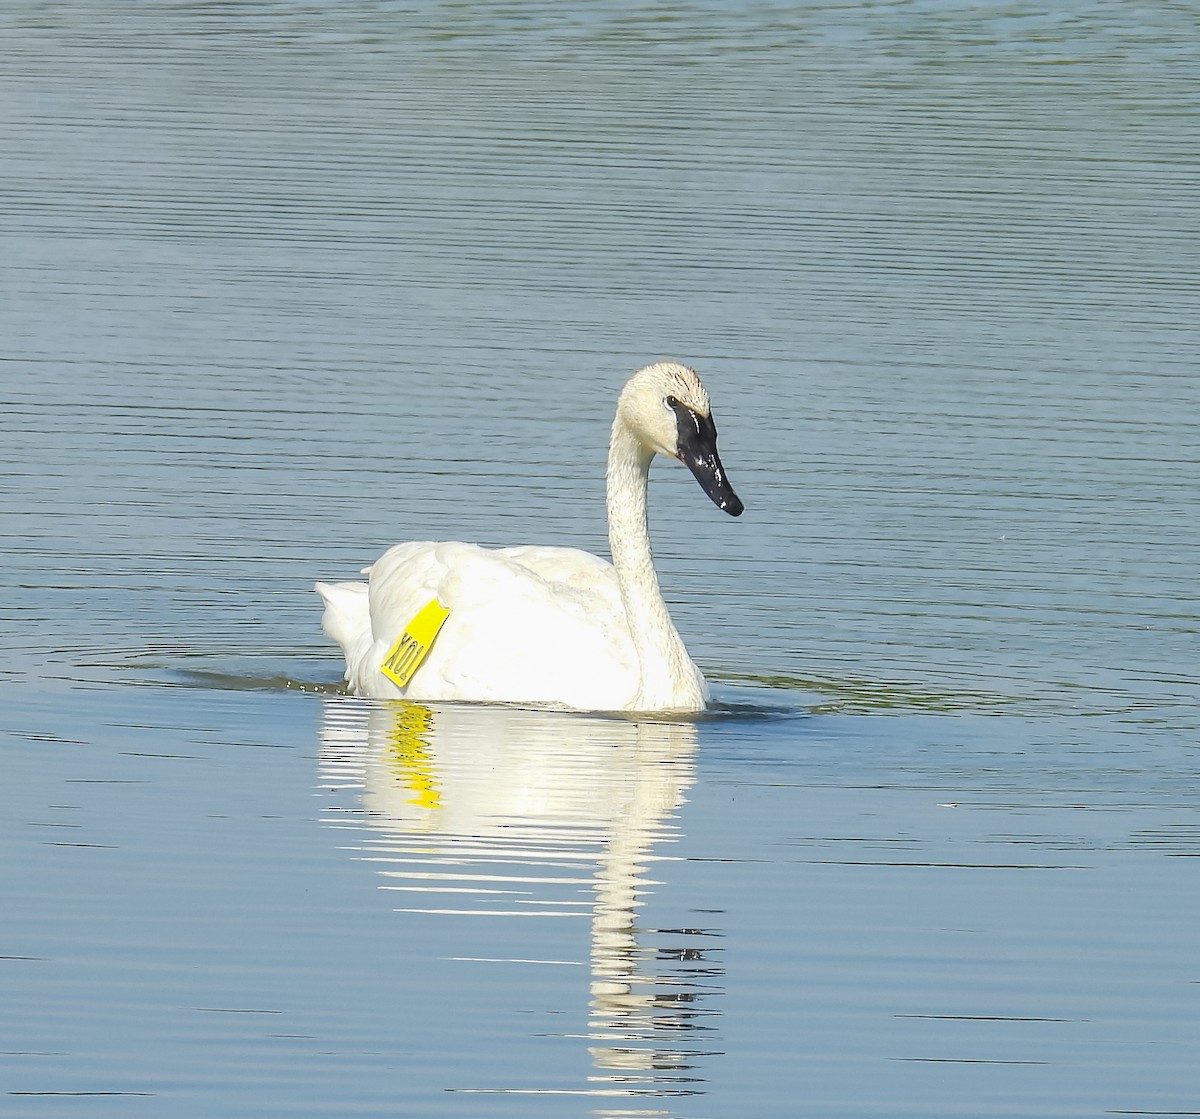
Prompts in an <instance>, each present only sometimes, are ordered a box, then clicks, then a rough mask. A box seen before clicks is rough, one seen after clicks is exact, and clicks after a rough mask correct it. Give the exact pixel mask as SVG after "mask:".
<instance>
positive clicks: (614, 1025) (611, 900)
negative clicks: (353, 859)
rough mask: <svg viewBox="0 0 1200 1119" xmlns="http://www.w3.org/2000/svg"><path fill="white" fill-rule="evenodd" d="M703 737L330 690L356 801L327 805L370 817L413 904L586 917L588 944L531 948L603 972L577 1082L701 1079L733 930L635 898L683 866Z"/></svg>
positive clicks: (335, 740) (641, 1089) (345, 775)
mask: <svg viewBox="0 0 1200 1119" xmlns="http://www.w3.org/2000/svg"><path fill="white" fill-rule="evenodd" d="M695 744H696V727H695V725H694V724H692V723H689V722H683V721H680V722H669V721H665V722H655V721H642V722H634V721H628V720H624V719H618V718H602V717H594V716H582V715H570V714H559V713H554V712H545V711H527V710H521V709H516V708H498V707H474V706H449V705H448V706H439V707H428V706H425V705H423V704H418V703H404V702H395V703H375V702H368V701H363V700H359V699H352V698H349V697H344V696H331V697H329V698H328V699H327V700H326V702H325V710H324V719H323V725H322V731H321V783H322V785H323V786H324V787H325V788H326V789H331V790H335V791H337V790H340V791H341V793H343V794H350V795H351V796H352V797H353V801H351V800H350V799H347V798H346V797H345V796H343V797H342V803H341V804H340V805H338V806H331V809H330V811H329V813H328V814H327V816H326V820H327V822H330V823H331V824H333V825H334V826H342V827H348V828H351V829H353V830H355V831H357V832H358V835H357V836H356V843H355V846H356V847H358V849H359V850H360V851H361V852H362V855H361V857H364V858H368V859H370V860H372V861H374V862H376V863H377V864H378V871H379V874H380V876H381V878H382V879H383V882H382V883H381V888H382V889H385V890H387V891H389V892H390V893H391V894H392V895H393V896H394V897H395V899H396V901H397V905H396V908H397V909H398V910H399V911H401V912H418V913H434V914H444V915H446V917H447V918H448V919H452V918H461V919H464V920H470V919H471V918H473V917H475V916H478V915H487V916H491V917H501V918H529V919H537V920H553V919H570V918H575V919H587V920H590V925H591V935H590V946H589V949H588V956H587V959H586V960H565V961H564V960H556V961H547V960H541V961H522V962H541V963H550V962H553V963H575V964H583V965H584V966H586V967H587V968H588V969H589V971H590V981H589V987H588V995H589V1005H588V1016H587V1030H586V1033H584V1034H581V1035H575V1036H579V1037H580V1038H581V1039H582V1040H585V1041H586V1043H587V1045H588V1049H589V1052H590V1057H591V1064H592V1067H593V1073H592V1075H591V1076H589V1078H588V1079H589V1086H588V1087H586V1088H582V1089H580V1090H579V1091H580V1092H582V1093H583V1094H588V1095H591V1094H594V1095H598V1096H672V1095H684V1094H686V1095H692V1094H696V1093H698V1092H699V1091H702V1088H701V1086H700V1084H701V1080H700V1077H699V1076H698V1075H697V1073H696V1068H695V1066H696V1064H697V1061H698V1059H699V1058H701V1057H702V1056H705V1055H708V1054H709V1053H710V1052H711V1049H712V1044H711V1042H710V1041H708V1040H706V1039H707V1038H709V1037H710V1036H711V1033H712V1030H713V1028H714V1019H715V1015H716V1014H717V1013H718V1011H717V1010H716V1009H715V1008H714V1006H713V1005H712V1003H713V996H714V995H716V994H718V993H719V992H720V990H721V975H722V972H721V969H720V968H719V966H718V965H717V964H716V963H715V962H714V957H716V956H719V948H718V946H717V945H718V939H719V937H720V933H719V932H717V931H715V930H713V929H711V928H693V927H674V928H649V927H645V926H644V925H643V924H641V923H640V922H639V920H638V913H639V910H640V909H641V908H642V906H643V905H644V902H645V900H646V898H647V895H648V894H650V893H652V892H653V890H654V888H655V887H656V886H657V885H659V883H658V882H656V881H655V880H653V879H652V878H651V877H650V868H651V866H652V865H653V864H656V863H658V864H663V863H666V864H667V865H669V864H670V861H671V856H670V855H669V848H670V845H671V843H672V842H673V841H675V840H676V839H677V838H678V835H679V829H678V823H677V816H676V813H677V811H678V809H679V807H680V806H681V805H682V804H683V802H684V799H685V797H684V794H685V791H686V790H687V788H688V786H689V785H691V784H692V782H693V780H694V777H693V755H694V751H695ZM354 801H360V802H361V807H360V806H359V805H358V804H356V803H354ZM677 924H678V922H677ZM682 924H685V925H692V924H695V922H691V921H688V922H682ZM522 936H524V934H522ZM526 942H528V943H537V941H536V939H535V938H528V939H527V941H526ZM473 958H474V959H482V958H485V957H473ZM489 958H490V957H489ZM581 993H582V992H581ZM560 1036H561V1035H560ZM506 1090H508V1091H511V1090H512V1089H506ZM527 1090H528V1091H534V1092H542V1091H547V1090H548V1089H536V1088H534V1089H527ZM594 1114H598V1115H609V1114H612V1115H615V1114H617V1112H609V1111H599V1112H595V1113H594ZM622 1114H624V1113H622Z"/></svg>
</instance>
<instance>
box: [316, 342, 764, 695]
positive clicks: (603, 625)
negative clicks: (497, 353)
mask: <svg viewBox="0 0 1200 1119" xmlns="http://www.w3.org/2000/svg"><path fill="white" fill-rule="evenodd" d="M656 454H660V455H667V456H669V457H672V458H677V459H679V460H680V461H681V462H683V463H684V464H685V465H686V466H687V467H688V468H689V469H690V470H691V471H692V473H693V474H694V475H695V477H696V480H697V481H698V482H699V483H700V485H701V487H702V488H703V489H704V491H705V493H707V494H708V496H709V497H710V498H711V499H712V501H713V503H714V504H715V505H716V506H717V507H718V508H720V509H723V510H725V512H727V513H729V514H730V515H731V516H734V517H737V516H740V515H741V512H742V503H741V501H740V500H739V499H738V496H737V494H735V493H734V492H733V488H732V487H731V486H730V485H729V482H728V481H727V480H726V478H725V471H724V468H723V467H722V466H721V460H720V458H719V457H718V455H717V429H716V426H715V424H714V423H713V420H712V415H711V412H710V409H709V401H708V393H706V392H705V391H704V386H703V385H702V384H701V383H700V378H699V377H697V376H696V374H695V372H694V371H693V370H691V369H688V368H687V367H686V366H683V365H677V364H675V363H674V362H660V363H658V364H656V365H648V366H646V368H644V369H641V370H639V371H638V372H637V373H635V374H634V375H633V377H632V378H630V380H629V382H628V383H627V384H626V385H625V387H624V389H623V390H622V391H621V395H620V398H619V399H618V401H617V415H616V418H615V419H614V420H613V426H612V438H611V441H610V443H609V450H608V487H607V492H608V540H609V546H610V548H611V550H612V558H613V562H612V563H611V564H610V563H607V562H606V561H604V560H602V559H599V558H598V557H596V556H593V555H590V554H589V553H587V552H583V551H580V550H578V549H576V548H552V547H533V546H530V547H518V548H500V549H487V548H481V547H479V546H478V545H475V544H459V543H431V542H427V541H420V542H413V543H408V544H397V545H396V546H395V547H394V548H391V549H390V550H389V551H387V552H386V553H384V555H383V556H382V557H381V558H380V559H379V560H378V561H376V562H375V563H374V564H373V565H372V566H371V567H368V568H365V569H364V572H363V573H364V574H366V575H369V576H370V582H369V583H335V584H326V583H318V584H317V590H318V591H319V592H320V593H321V596H322V597H323V598H324V600H325V616H324V619H323V623H322V626H323V628H324V630H325V633H326V634H328V635H329V636H330V637H331V638H333V639H334V640H335V641H336V642H337V643H338V644H339V645H341V647H342V651H343V652H344V653H345V656H346V680H347V681H348V683H349V685H350V690H351V691H352V692H354V693H355V694H357V695H364V696H373V697H375V698H378V699H394V698H406V699H410V700H420V701H427V702H428V701H439V700H449V701H454V700H458V701H470V702H483V703H517V704H523V705H525V704H533V705H551V706H555V707H565V708H571V709H574V710H580V711H642V712H649V711H699V710H702V709H703V708H704V705H705V702H706V700H707V698H708V686H707V684H706V683H705V680H704V677H703V675H702V674H701V672H700V670H699V669H698V668H697V667H696V665H695V664H694V663H693V661H692V659H691V657H689V656H688V653H687V650H686V649H685V648H684V645H683V640H682V639H681V638H680V636H679V632H678V630H676V628H675V625H674V623H673V622H672V621H671V616H670V614H669V613H668V612H667V605H666V603H665V602H664V601H663V597H662V593H661V591H660V590H659V587H658V577H657V576H656V574H655V572H654V561H653V557H652V555H651V553H650V537H649V533H648V531H647V527H646V482H647V479H648V477H649V473H650V463H651V461H652V460H653V458H654V456H655V455H656ZM434 600H436V602H437V603H440V605H441V607H442V608H443V609H444V610H446V611H448V614H446V616H445V620H444V623H443V624H442V627H441V630H440V631H438V632H437V633H436V636H435V637H433V638H432V640H431V641H429V640H424V641H423V642H422V643H423V644H424V645H426V646H427V651H426V652H425V655H424V659H423V660H421V661H419V662H418V663H419V667H417V668H416V670H415V672H414V673H413V674H412V675H411V678H409V679H407V681H406V684H405V685H404V686H401V685H400V684H399V683H397V682H396V678H395V677H394V676H390V675H388V673H387V672H385V670H384V665H385V662H387V664H388V665H389V666H394V665H395V664H396V659H395V657H396V653H397V649H401V650H402V649H403V646H404V643H405V642H406V641H407V640H408V638H407V637H406V628H408V629H414V630H415V629H416V628H417V627H415V626H413V625H412V623H413V620H414V618H415V617H416V616H417V615H418V614H419V613H420V612H421V610H422V609H423V608H424V607H426V605H427V604H430V603H433V602H434ZM434 609H435V610H436V609H437V607H436V605H435V606H434ZM410 663H411V662H410Z"/></svg>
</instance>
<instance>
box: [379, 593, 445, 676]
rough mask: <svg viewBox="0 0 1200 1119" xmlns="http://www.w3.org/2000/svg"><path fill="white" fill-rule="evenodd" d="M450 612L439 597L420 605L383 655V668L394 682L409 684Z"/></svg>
mask: <svg viewBox="0 0 1200 1119" xmlns="http://www.w3.org/2000/svg"><path fill="white" fill-rule="evenodd" d="M449 616H450V611H449V610H447V609H446V607H444V606H443V605H442V604H441V603H440V602H438V600H437V599H436V598H432V599H430V600H429V601H428V602H427V603H426V604H425V605H424V606H422V607H421V609H420V611H419V612H418V613H417V616H416V617H415V618H413V620H412V621H411V622H409V623H408V625H407V626H405V628H404V632H403V633H402V634H401V635H400V638H399V640H398V641H397V642H396V644H395V645H393V646H392V647H391V648H390V649H389V650H388V655H387V656H386V657H384V658H383V664H381V665H380V666H379V667H380V671H381V672H382V673H383V674H384V676H386V677H387V678H388V679H389V680H391V681H392V682H393V683H395V684H398V685H399V686H400V687H402V688H403V687H407V686H408V682H409V680H411V679H412V678H413V673H414V672H416V671H417V669H418V668H420V667H421V662H422V661H424V659H425V657H426V656H427V655H428V653H429V647H430V646H431V645H432V644H433V639H434V638H435V637H437V635H438V630H440V629H441V628H442V623H443V622H444V621H445V620H446V619H447V618H448V617H449Z"/></svg>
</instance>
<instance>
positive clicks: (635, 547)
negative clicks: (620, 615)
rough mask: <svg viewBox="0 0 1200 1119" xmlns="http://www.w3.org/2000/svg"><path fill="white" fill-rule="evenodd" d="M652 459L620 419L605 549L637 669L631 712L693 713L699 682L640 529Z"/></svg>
mask: <svg viewBox="0 0 1200 1119" xmlns="http://www.w3.org/2000/svg"><path fill="white" fill-rule="evenodd" d="M653 458H654V454H653V452H652V451H649V450H647V448H646V447H644V446H643V445H642V444H641V442H640V441H639V440H638V439H637V438H636V437H635V436H634V434H633V433H632V432H631V431H630V430H629V428H628V426H627V425H626V424H625V421H624V420H623V419H622V418H621V416H620V414H618V415H617V418H616V419H615V420H614V421H613V429H612V441H611V442H610V443H609V448H608V544H609V548H610V549H611V550H612V558H613V567H615V568H616V571H617V582H618V584H619V585H620V588H621V599H622V601H623V602H624V604H625V613H626V615H627V616H628V618H629V629H630V632H631V634H632V635H633V644H634V648H635V649H636V650H637V656H638V661H639V662H640V665H641V684H640V687H639V689H638V696H637V704H636V706H637V708H638V709H639V710H642V711H667V710H693V711H694V710H699V709H700V708H702V707H703V706H704V700H705V698H706V697H705V689H704V681H703V677H701V676H700V673H699V671H698V670H697V668H696V666H695V665H694V664H693V663H692V660H691V658H690V657H689V656H688V654H687V649H685V648H684V645H683V639H682V638H681V637H680V636H679V631H678V630H677V629H676V628H675V623H674V622H672V621H671V615H670V614H669V613H668V612H667V604H666V603H665V602H664V601H663V596H662V591H660V590H659V587H658V576H657V574H656V573H655V571H654V557H653V556H652V555H651V552H650V533H649V529H648V528H647V524H646V482H647V479H648V478H649V476H650V462H651V460H652V459H653Z"/></svg>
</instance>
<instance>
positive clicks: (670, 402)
mask: <svg viewBox="0 0 1200 1119" xmlns="http://www.w3.org/2000/svg"><path fill="white" fill-rule="evenodd" d="M667 407H668V408H678V407H679V401H678V400H676V399H675V397H673V396H668V397H667Z"/></svg>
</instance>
